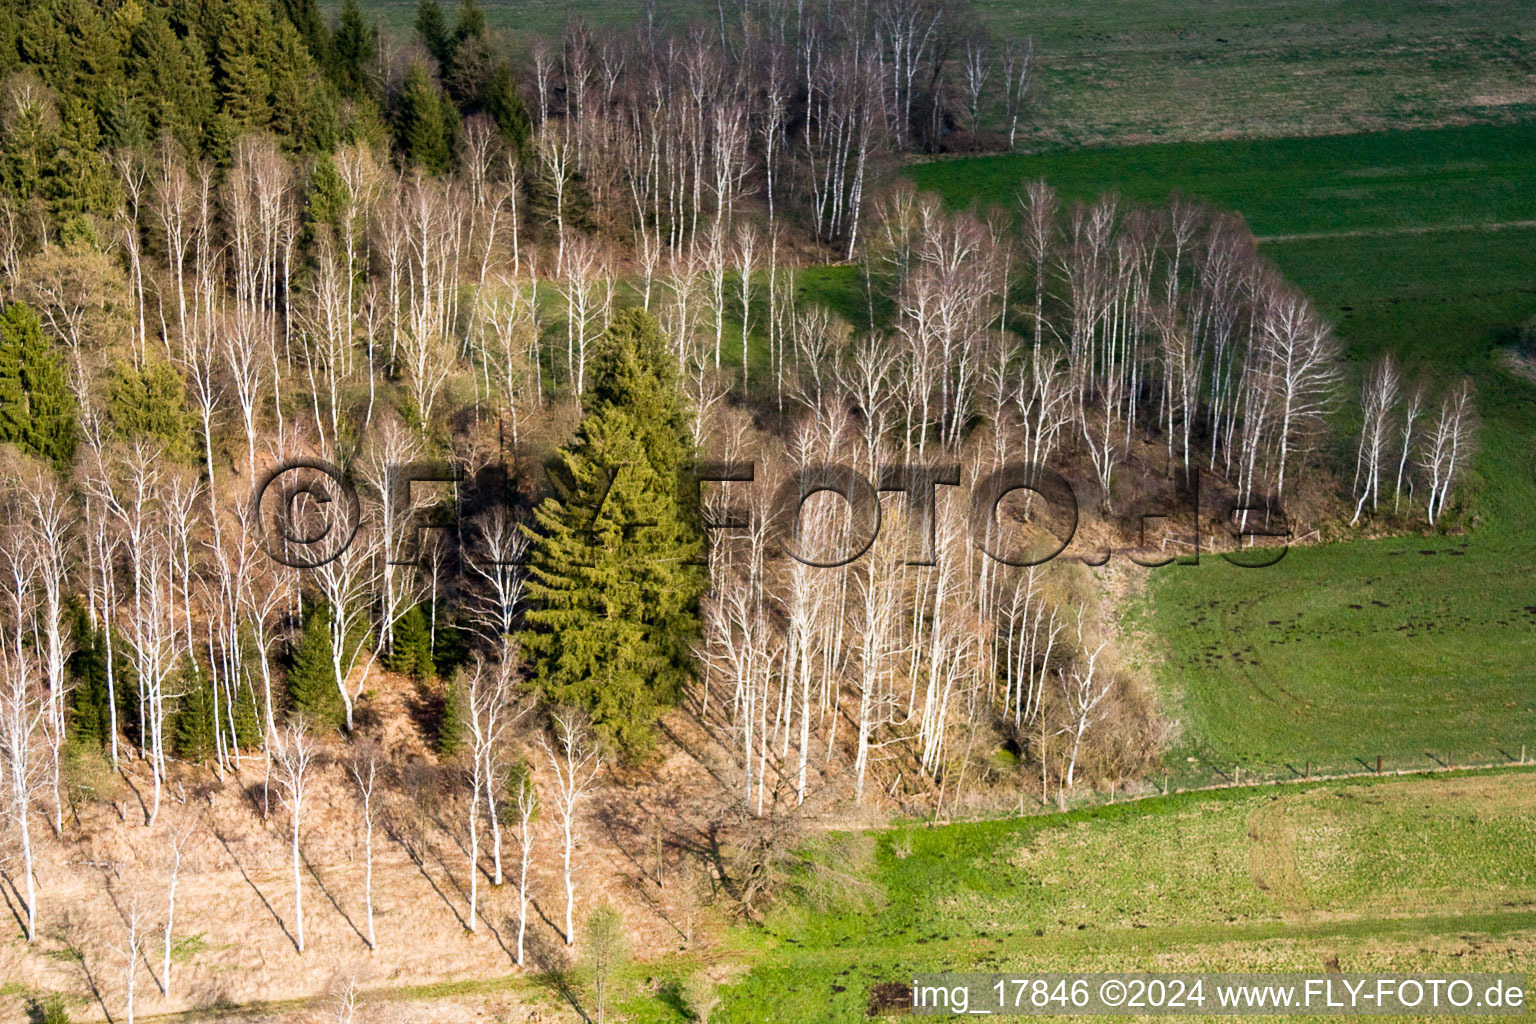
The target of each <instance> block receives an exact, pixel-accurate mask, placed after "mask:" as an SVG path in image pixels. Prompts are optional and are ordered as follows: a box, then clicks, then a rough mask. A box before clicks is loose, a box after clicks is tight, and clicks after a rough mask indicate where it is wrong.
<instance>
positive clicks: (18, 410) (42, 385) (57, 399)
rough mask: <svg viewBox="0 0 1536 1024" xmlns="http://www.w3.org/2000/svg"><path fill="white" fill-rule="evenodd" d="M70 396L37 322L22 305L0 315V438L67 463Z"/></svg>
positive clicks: (71, 449) (71, 445)
mask: <svg viewBox="0 0 1536 1024" xmlns="http://www.w3.org/2000/svg"><path fill="white" fill-rule="evenodd" d="M75 439H76V435H75V399H74V395H73V394H72V393H71V392H70V390H69V383H68V381H67V379H66V378H65V375H64V367H63V364H62V362H61V360H60V359H59V358H58V357H57V356H56V355H55V354H54V352H53V351H52V349H51V348H50V347H49V345H48V339H47V336H46V335H44V334H43V325H42V321H41V320H39V319H38V316H37V314H36V313H35V312H33V311H32V308H31V307H30V306H28V305H26V304H25V303H21V302H13V303H11V304H10V305H9V306H7V307H6V309H5V312H4V313H0V442H10V443H12V444H15V445H18V446H20V447H21V448H23V449H25V450H26V451H29V452H32V453H33V454H35V455H39V456H41V457H43V458H45V459H48V460H50V461H51V462H52V463H53V464H54V465H55V466H57V467H59V468H63V467H65V466H67V465H69V463H70V461H71V460H72V459H73V458H74V455H75Z"/></svg>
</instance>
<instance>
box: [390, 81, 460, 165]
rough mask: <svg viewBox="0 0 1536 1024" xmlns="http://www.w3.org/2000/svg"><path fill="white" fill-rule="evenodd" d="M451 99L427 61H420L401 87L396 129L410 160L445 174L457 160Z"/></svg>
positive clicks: (402, 147) (408, 160)
mask: <svg viewBox="0 0 1536 1024" xmlns="http://www.w3.org/2000/svg"><path fill="white" fill-rule="evenodd" d="M446 107H447V103H446V102H445V100H444V98H443V94H442V93H441V92H440V91H439V90H438V88H437V83H436V82H435V81H433V80H432V73H431V72H430V71H428V70H427V65H426V64H425V63H423V62H422V61H419V60H418V61H416V62H415V63H413V64H412V65H411V70H410V71H409V72H408V73H407V74H406V76H405V84H404V85H403V86H402V87H401V89H400V110H399V113H398V115H397V117H396V120H395V131H396V135H397V139H398V141H399V144H400V151H401V153H402V154H404V156H405V162H406V163H407V164H410V165H413V166H416V167H420V168H421V169H422V170H424V171H427V172H428V173H431V174H441V173H443V172H444V171H446V170H448V167H449V165H450V164H451V163H452V162H453V133H452V129H451V124H450V120H451V115H450V114H449V113H448V111H447V110H446V109H445V108H446Z"/></svg>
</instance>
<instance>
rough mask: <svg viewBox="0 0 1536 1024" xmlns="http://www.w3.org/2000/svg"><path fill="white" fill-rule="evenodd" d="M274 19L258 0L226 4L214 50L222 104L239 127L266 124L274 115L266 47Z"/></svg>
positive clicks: (222, 109) (256, 126) (236, 126)
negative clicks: (265, 56)
mask: <svg viewBox="0 0 1536 1024" xmlns="http://www.w3.org/2000/svg"><path fill="white" fill-rule="evenodd" d="M271 35H272V19H271V14H270V12H269V11H268V10H267V8H266V7H265V6H264V5H262V4H260V3H258V2H257V0H231V2H230V3H228V4H227V5H224V7H223V17H222V18H221V19H220V20H219V25H218V32H217V45H216V49H215V53H214V67H215V72H216V74H215V81H216V82H217V84H218V88H219V96H220V100H221V102H220V107H221V111H222V113H223V114H224V115H225V116H226V117H228V118H229V120H230V122H231V124H232V125H233V127H234V128H235V130H236V131H242V130H247V129H251V128H265V127H266V126H267V123H268V122H269V121H270V120H271V118H272V109H271V98H272V78H271V74H270V73H269V71H268V66H267V60H266V59H264V55H265V50H266V48H267V47H268V46H270V45H271Z"/></svg>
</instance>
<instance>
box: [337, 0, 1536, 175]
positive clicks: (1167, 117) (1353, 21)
mask: <svg viewBox="0 0 1536 1024" xmlns="http://www.w3.org/2000/svg"><path fill="white" fill-rule="evenodd" d="M443 3H444V6H445V7H447V8H450V9H451V8H452V7H453V6H454V3H453V0H443ZM327 6H328V7H330V8H334V7H338V6H339V2H335V3H330V4H328V5H327ZM481 6H482V7H484V8H485V11H486V14H487V17H488V19H489V21H490V23H491V24H492V25H493V26H495V27H497V28H499V29H502V30H504V31H505V32H507V33H508V36H509V39H510V41H511V43H512V45H513V46H514V47H518V48H521V47H524V46H526V45H528V41H529V40H530V39H531V38H532V37H533V36H534V35H536V34H544V35H558V34H559V32H560V31H561V30H562V29H563V27H564V26H565V24H566V23H567V21H568V19H571V18H578V17H579V18H582V19H584V20H585V21H586V22H587V24H588V25H590V26H591V27H593V28H594V29H596V30H599V31H601V30H604V29H618V30H624V29H629V28H631V27H633V26H634V25H637V24H640V23H642V22H643V20H644V18H645V4H644V2H643V0H481ZM364 7H365V9H366V10H368V11H369V12H370V13H371V14H374V15H375V16H377V17H378V18H379V19H380V20H381V21H382V22H383V24H384V25H385V27H386V28H387V29H388V30H389V31H391V32H393V33H396V34H398V35H400V36H402V37H403V36H404V35H405V34H407V33H408V32H409V31H410V29H411V26H412V24H413V22H414V20H415V13H416V0H365V2H364ZM976 7H977V11H978V13H979V14H980V16H981V18H982V20H984V22H985V23H986V24H987V25H988V26H989V27H991V28H992V29H993V30H994V31H995V32H996V33H998V34H999V35H1000V36H1005V35H1016V36H1023V35H1033V36H1034V37H1035V38H1036V40H1037V47H1038V50H1039V53H1040V54H1041V58H1042V59H1041V76H1040V77H1041V90H1040V93H1039V96H1040V103H1039V107H1038V110H1037V112H1036V114H1035V116H1034V118H1033V119H1032V120H1031V122H1030V123H1029V124H1028V125H1027V127H1026V132H1025V135H1024V137H1023V139H1024V142H1025V143H1026V144H1028V145H1031V146H1038V145H1040V144H1050V145H1061V144H1071V145H1086V144H1093V143H1097V142H1108V141H1114V142H1138V141H1139V142H1145V141H1155V140H1164V139H1209V138H1229V137H1233V136H1235V135H1238V134H1242V135H1244V136H1255V135H1266V136H1280V135H1300V134H1305V135H1315V134H1326V133H1334V132H1344V131H1366V130H1376V129H1381V128H1387V127H1407V126H1427V125H1436V124H1461V123H1467V122H1468V121H1484V120H1493V121H1504V120H1509V119H1511V118H1519V117H1523V116H1527V115H1529V113H1530V112H1531V111H1532V110H1533V109H1536V86H1533V85H1532V81H1531V78H1530V75H1531V73H1532V71H1533V70H1536V56H1533V54H1536V47H1533V46H1532V43H1533V41H1536V24H1533V21H1532V19H1531V17H1530V12H1529V9H1528V8H1527V7H1526V6H1525V5H1523V4H1521V3H1490V4H1471V3H1448V2H1443V0H1404V2H1397V0H1361V2H1352V0H1270V2H1262V3H1260V2H1252V0H1249V2H1242V3H1228V2H1224V0H1179V2H1178V3H1163V4H1153V3H1127V2H1125V0H1043V2H1038V3H1030V4H1022V3H1019V2H1017V0H977V4H976ZM733 9H734V5H733V4H727V15H728V16H729V15H730V13H731V11H732V10H733ZM791 9H792V8H791ZM656 18H657V22H658V24H659V25H660V26H663V27H670V28H679V27H681V26H684V25H690V24H704V25H709V26H714V25H716V24H718V12H717V8H716V5H715V4H713V3H709V2H707V0H677V2H672V3H659V4H657V5H656Z"/></svg>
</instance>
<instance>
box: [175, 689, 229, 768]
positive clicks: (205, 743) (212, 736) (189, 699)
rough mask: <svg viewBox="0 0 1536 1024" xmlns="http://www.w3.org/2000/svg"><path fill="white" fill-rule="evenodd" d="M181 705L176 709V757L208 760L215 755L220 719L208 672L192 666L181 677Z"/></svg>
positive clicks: (190, 759) (189, 759) (188, 759)
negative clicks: (215, 712)
mask: <svg viewBox="0 0 1536 1024" xmlns="http://www.w3.org/2000/svg"><path fill="white" fill-rule="evenodd" d="M180 685H181V691H182V696H181V704H180V706H179V707H177V709H176V725H175V731H174V733H173V734H172V739H173V740H174V742H175V746H176V755H177V756H178V757H181V758H183V759H184V760H187V761H206V760H208V758H210V757H212V756H213V752H214V749H215V747H216V745H217V742H218V727H219V723H218V719H217V718H216V717H215V716H214V703H215V702H214V698H213V680H212V679H210V678H209V677H208V674H207V673H206V672H200V671H198V670H197V669H195V668H194V667H192V666H190V665H189V666H187V668H186V669H185V670H184V671H183V672H182V675H181V684H180Z"/></svg>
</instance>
